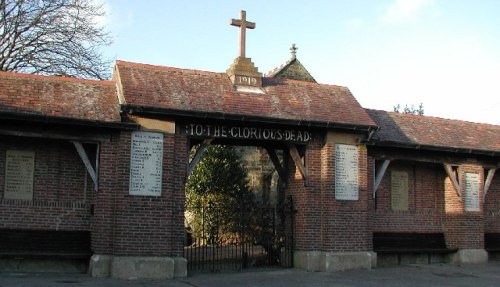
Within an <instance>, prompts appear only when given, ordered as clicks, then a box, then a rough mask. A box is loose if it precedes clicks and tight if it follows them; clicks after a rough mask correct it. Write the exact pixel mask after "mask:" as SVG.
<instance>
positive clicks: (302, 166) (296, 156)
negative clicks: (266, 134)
mask: <svg viewBox="0 0 500 287" xmlns="http://www.w3.org/2000/svg"><path fill="white" fill-rule="evenodd" d="M288 149H289V151H290V156H291V157H292V159H293V161H294V163H295V166H296V167H297V168H298V169H299V172H300V175H301V176H302V179H303V180H304V186H307V167H306V165H305V163H304V161H302V158H301V157H300V154H299V151H298V150H297V146H295V145H294V144H289V145H288Z"/></svg>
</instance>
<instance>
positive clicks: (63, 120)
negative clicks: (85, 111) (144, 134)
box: [0, 111, 138, 130]
mask: <svg viewBox="0 0 500 287" xmlns="http://www.w3.org/2000/svg"><path fill="white" fill-rule="evenodd" d="M0 118H1V119H4V120H15V121H25V122H36V123H46V124H61V125H68V126H86V127H93V128H106V129H121V130H135V129H138V125H137V124H135V123H124V122H108V121H99V120H86V119H77V118H71V117H60V116H47V115H40V114H35V113H31V112H24V111H0Z"/></svg>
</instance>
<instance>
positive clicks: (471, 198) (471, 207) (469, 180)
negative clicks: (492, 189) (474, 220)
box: [464, 173, 481, 211]
mask: <svg viewBox="0 0 500 287" xmlns="http://www.w3.org/2000/svg"><path fill="white" fill-rule="evenodd" d="M464 206H465V211H480V210H481V209H480V207H479V174H477V173H465V179H464Z"/></svg>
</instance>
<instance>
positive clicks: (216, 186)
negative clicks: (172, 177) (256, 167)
mask: <svg viewBox="0 0 500 287" xmlns="http://www.w3.org/2000/svg"><path fill="white" fill-rule="evenodd" d="M252 207H253V193H252V192H251V191H250V189H249V188H248V179H247V172H246V170H245V168H244V167H243V165H242V162H241V158H240V156H239V154H238V153H237V152H236V151H235V149H234V148H233V147H230V146H223V145H212V146H209V147H208V148H207V150H206V151H205V154H204V155H203V158H202V159H201V160H200V162H199V163H198V165H197V166H196V167H195V169H194V171H193V173H192V174H191V175H190V177H189V178H188V180H187V183H186V211H187V212H188V213H189V214H190V216H188V219H189V221H190V222H189V224H190V227H191V228H192V233H193V235H194V236H195V237H196V238H204V239H205V240H207V241H220V240H224V237H229V236H231V235H230V234H234V233H237V232H238V230H237V227H238V226H241V225H242V223H243V222H242V221H246V220H248V218H241V216H240V214H241V212H240V211H242V209H251V208H252ZM189 217H191V218H189ZM203 225H204V226H205V228H203ZM207 226H210V227H211V228H210V229H209V230H206V229H207ZM208 243H210V242H208Z"/></svg>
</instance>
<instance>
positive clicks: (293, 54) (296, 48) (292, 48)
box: [290, 44, 299, 59]
mask: <svg viewBox="0 0 500 287" xmlns="http://www.w3.org/2000/svg"><path fill="white" fill-rule="evenodd" d="M298 49H299V48H298V47H297V46H295V44H292V47H291V48H290V51H292V59H295V58H296V56H297V50H298Z"/></svg>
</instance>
